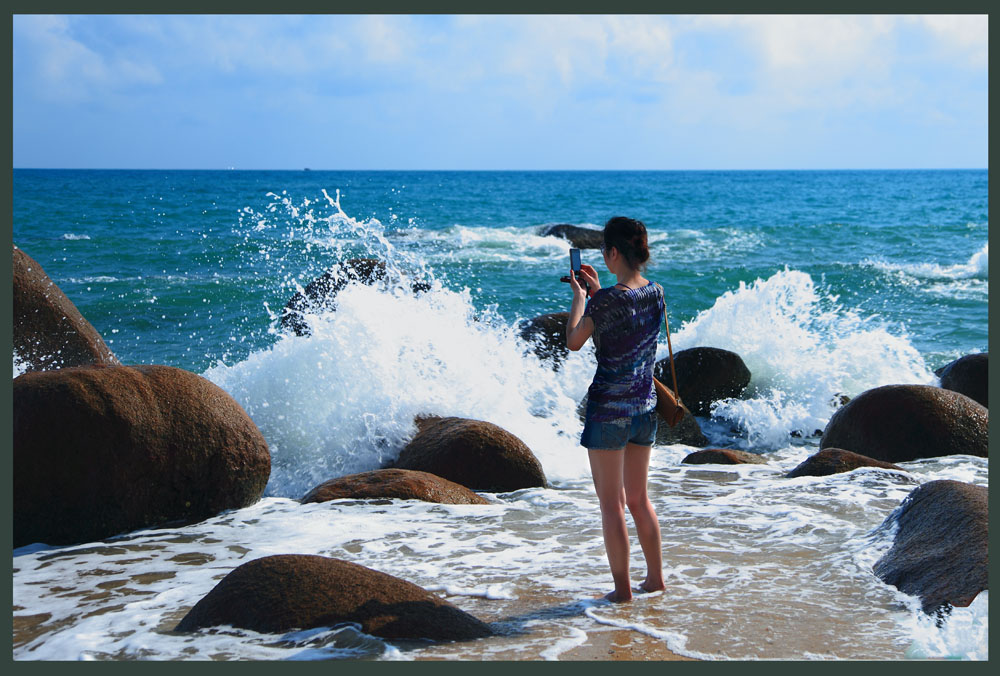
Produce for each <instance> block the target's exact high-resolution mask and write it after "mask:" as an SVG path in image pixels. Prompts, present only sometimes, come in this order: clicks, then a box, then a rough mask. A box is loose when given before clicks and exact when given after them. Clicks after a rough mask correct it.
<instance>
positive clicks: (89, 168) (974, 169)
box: [11, 167, 989, 173]
mask: <svg viewBox="0 0 1000 676" xmlns="http://www.w3.org/2000/svg"><path fill="white" fill-rule="evenodd" d="M11 170H12V171H289V172H292V171H294V172H313V171H317V172H331V171H357V172H362V171H372V172H391V171H408V172H483V173H485V172H496V173H500V172H572V171H579V172H584V171H587V172H608V173H611V172H671V171H673V172H682V171H687V172H697V171H704V172H710V171H988V170H989V167H865V168H860V167H790V168H782V169H774V168H769V169H768V168H740V169H732V168H712V169H317V168H313V167H302V168H301V169H262V168H242V167H240V168H237V167H209V168H206V167H201V168H191V167H187V168H184V167H12V169H11Z"/></svg>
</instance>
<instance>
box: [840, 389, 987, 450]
mask: <svg viewBox="0 0 1000 676" xmlns="http://www.w3.org/2000/svg"><path fill="white" fill-rule="evenodd" d="M988 427H989V412H988V411H987V409H986V408H985V407H984V406H982V405H980V404H978V403H976V402H975V401H973V400H972V399H970V398H969V397H967V396H965V395H964V394H959V393H958V392H952V391H951V390H945V389H942V388H940V387H932V386H930V385H884V386H882V387H876V388H875V389H872V390H868V391H867V392H863V393H862V394H860V395H858V396H857V397H855V398H854V399H852V400H851V401H850V402H849V403H848V404H846V405H845V406H844V407H843V408H841V409H840V410H838V411H837V412H836V413H834V414H833V417H831V418H830V422H829V423H828V424H827V426H826V430H825V431H824V432H823V438H822V439H821V440H820V448H841V449H845V450H849V451H853V452H855V453H859V454H861V455H866V456H868V457H869V458H874V459H875V460H883V461H885V462H905V461H907V460H917V459H919V458H934V457H938V456H944V455H957V454H964V455H976V456H980V457H984V458H985V457H987V456H988V453H989V447H988V441H989V437H988Z"/></svg>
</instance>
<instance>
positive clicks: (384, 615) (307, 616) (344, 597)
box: [176, 554, 493, 640]
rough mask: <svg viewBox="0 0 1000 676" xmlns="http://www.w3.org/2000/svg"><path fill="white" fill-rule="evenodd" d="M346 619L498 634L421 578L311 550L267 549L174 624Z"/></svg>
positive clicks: (434, 632)
mask: <svg viewBox="0 0 1000 676" xmlns="http://www.w3.org/2000/svg"><path fill="white" fill-rule="evenodd" d="M347 622H352V623H357V624H360V625H361V631H363V632H365V633H366V634H372V635H373V636H381V637H382V638H389V639H404V638H413V639H418V638H429V639H434V640H469V639H475V638H483V637H486V636H491V635H492V634H493V630H492V629H491V628H490V626H489V625H487V624H486V623H484V622H482V621H480V620H478V619H476V618H475V617H473V616H472V615H469V614H468V613H466V612H465V611H463V610H460V609H459V608H457V607H455V606H453V605H452V604H450V603H448V602H447V601H444V600H442V599H440V598H438V597H437V596H436V595H434V594H432V593H430V592H428V591H426V590H425V589H422V588H421V587H418V586H417V585H415V584H412V583H410V582H407V581H405V580H401V579H399V578H398V577H393V576H392V575H388V574H386V573H380V572H378V571H376V570H372V569H370V568H365V567H364V566H359V565H357V564H355V563H349V562H347V561H341V560H340V559H332V558H327V557H324V556H312V555H305V554H282V555H278V556H267V557H264V558H262V559H256V560H254V561H250V562H248V563H244V564H243V565H241V566H239V567H237V568H235V569H234V570H233V571H232V572H231V573H229V575H227V576H226V577H224V578H223V579H222V580H221V581H220V582H219V584H217V585H216V586H215V587H214V588H213V589H212V591H210V592H209V593H208V594H207V595H206V596H205V597H204V598H203V599H201V600H200V601H198V603H196V604H195V606H194V607H193V608H192V609H191V610H190V612H188V614H187V615H185V616H184V619H182V620H181V621H180V623H179V624H178V625H177V628H176V631H182V632H187V631H194V630H196V629H201V628H203V627H213V626H218V625H228V626H233V627H239V628H243V629H250V630H252V631H258V632H264V633H279V632H286V631H290V630H293V629H312V628H314V627H332V626H335V625H338V624H343V623H347Z"/></svg>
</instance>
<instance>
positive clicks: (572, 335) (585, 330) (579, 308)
mask: <svg viewBox="0 0 1000 676" xmlns="http://www.w3.org/2000/svg"><path fill="white" fill-rule="evenodd" d="M580 270H581V272H582V273H583V277H584V279H586V280H587V284H588V285H589V286H590V294H591V295H593V294H594V292H595V291H597V290H598V289H600V288H601V283H600V281H599V280H598V279H597V272H596V271H595V270H594V268H592V267H591V266H589V265H583V266H581V267H580ZM569 284H570V286H572V287H573V304H572V306H570V309H569V318H568V319H567V320H566V347H568V348H569V349H571V350H573V351H574V352H576V351H577V350H579V349H580V348H581V347H583V346H584V345H585V344H586V343H587V340H589V339H590V337H591V336H592V335H593V334H594V320H593V319H591V318H590V317H584V316H583V310H584V308H585V307H586V304H587V290H586V289H584V288H583V286H581V285H580V283H579V282H578V281H576V276H575V275H574V274H573V271H572V270H571V271H570V275H569Z"/></svg>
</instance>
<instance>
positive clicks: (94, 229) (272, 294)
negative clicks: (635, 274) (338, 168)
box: [13, 170, 989, 660]
mask: <svg viewBox="0 0 1000 676" xmlns="http://www.w3.org/2000/svg"><path fill="white" fill-rule="evenodd" d="M987 179H988V176H987V172H986V171H972V170H970V171H863V172H853V171H830V172H822V171H815V172H320V171H311V172H306V171H303V172H263V171H261V172H242V171H219V172H209V171H204V172H200V171H191V172H184V171H56V170H15V172H14V182H13V198H14V200H13V207H14V209H13V235H14V242H15V243H16V244H17V245H18V246H19V247H21V248H22V249H24V250H25V251H26V252H27V253H28V254H29V255H31V256H32V257H33V258H35V259H36V260H37V261H38V262H39V263H40V264H41V265H42V266H43V267H44V268H45V270H46V272H47V273H48V274H49V276H50V277H52V279H53V280H54V281H55V282H56V283H57V284H59V286H60V287H61V288H62V289H63V291H64V292H65V293H66V294H67V295H68V296H69V297H70V298H71V299H72V300H73V302H74V303H75V304H76V305H77V307H78V308H79V309H80V311H81V312H82V313H83V315H84V316H85V317H87V318H88V319H89V320H90V322H91V323H92V324H93V325H94V326H95V327H96V328H97V330H98V331H99V332H100V333H101V334H102V335H103V336H104V338H105V340H106V341H107V342H108V344H109V346H110V347H111V349H112V350H113V351H114V352H115V353H116V354H117V355H118V356H119V358H120V359H121V360H122V361H123V362H125V363H131V364H137V363H157V364H167V365H171V366H177V367H181V368H185V369H188V370H191V371H193V372H195V373H199V374H201V375H204V376H205V377H206V378H208V379H209V380H211V381H213V382H215V383H216V384H218V385H219V386H221V387H222V388H223V389H225V390H226V391H227V392H229V393H230V394H231V395H232V396H233V397H234V398H235V399H236V400H237V401H238V402H239V403H240V404H241V405H242V406H243V407H244V408H245V409H246V410H247V412H248V413H249V414H250V416H251V417H252V418H253V419H254V421H255V422H256V424H257V425H258V427H259V428H260V429H261V432H262V433H263V434H264V436H265V438H266V439H267V441H268V444H269V447H270V449H271V453H272V475H271V479H270V481H269V483H268V486H267V489H266V493H265V497H264V499H262V500H261V501H260V502H259V503H257V504H256V505H254V506H251V507H248V508H246V509H242V510H235V511H231V512H227V513H224V514H221V515H219V516H217V517H215V518H213V519H209V520H207V521H205V522H202V523H199V524H194V525H191V526H186V527H183V528H168V529H148V530H143V531H137V532H135V533H130V534H123V535H122V536H119V537H117V538H112V539H110V540H107V541H103V542H97V543H85V544H81V545H77V546H69V547H50V546H47V545H45V544H43V543H39V544H37V545H32V546H28V547H24V548H21V549H18V550H15V551H14V564H13V565H14V576H13V582H14V611H13V615H14V646H13V656H14V658H15V659H184V658H204V659H207V658H211V659H404V660H406V659H443V658H456V657H457V658H464V659H493V658H502V659H560V658H567V657H569V658H572V657H573V654H574V653H573V650H574V648H576V647H578V646H580V645H581V644H583V643H586V642H587V641H589V640H590V639H591V638H592V635H594V634H597V633H600V632H610V631H614V632H625V634H626V635H632V636H634V637H635V638H636V640H644V641H650V640H651V641H660V642H663V643H664V644H665V645H666V646H667V647H668V648H669V649H671V650H673V651H675V652H678V653H681V654H685V655H690V656H694V657H706V658H711V659H800V658H822V659H908V658H936V657H944V658H960V659H986V658H988V646H987V637H988V609H987V604H988V594H986V593H983V594H981V595H980V597H979V598H977V600H976V601H975V602H974V603H973V604H972V606H970V607H969V608H959V609H955V610H954V611H953V613H952V614H951V616H950V617H949V618H948V619H947V620H946V621H945V622H944V623H942V624H941V625H940V626H939V625H938V624H935V623H934V622H933V621H931V620H928V618H926V617H925V616H923V614H922V613H920V612H919V610H918V605H917V603H916V601H915V599H913V598H910V597H908V596H906V595H903V594H901V593H899V592H898V591H897V590H895V589H894V588H892V587H889V586H887V585H884V584H883V583H881V582H880V581H879V580H878V579H877V578H875V577H874V575H873V574H872V572H871V566H872V564H873V563H874V562H875V561H876V560H877V559H878V557H879V556H880V555H881V553H882V552H884V551H885V550H886V549H887V548H888V547H889V546H890V545H891V536H892V534H891V533H887V532H884V531H882V530H880V529H879V528H878V526H879V525H880V524H881V523H882V522H883V520H884V519H885V517H886V516H888V515H889V514H890V513H891V512H892V510H893V509H895V507H896V506H898V504H899V502H900V501H901V500H902V499H903V498H904V497H905V496H906V495H907V494H908V493H909V492H910V491H911V490H912V489H913V488H914V487H915V486H916V485H919V484H920V483H922V482H924V481H929V480H934V479H941V478H952V479H958V480H961V481H970V482H973V483H977V484H981V485H988V463H987V461H986V459H983V458H975V457H971V456H952V457H947V458H937V459H928V460H921V461H914V462H910V463H904V464H903V467H904V469H905V471H904V472H895V471H893V472H888V471H881V470H856V471H854V472H851V473H848V474H841V475H836V476H832V477H814V478H799V479H785V478H784V474H785V473H787V472H788V471H789V470H790V469H791V468H793V467H794V466H795V465H796V464H798V463H799V462H801V461H802V460H804V459H805V458H806V457H808V456H809V455H810V454H811V453H813V452H815V451H816V450H817V449H818V441H819V439H818V437H817V436H815V434H814V432H815V431H816V430H822V429H823V427H824V426H825V425H826V422H827V421H828V420H829V418H830V416H831V415H832V413H833V408H832V402H833V401H834V400H835V399H836V397H837V395H840V394H846V395H848V396H855V395H857V394H859V393H861V392H863V391H865V390H866V389H870V388H872V387H876V386H879V385H884V384H891V383H928V384H935V383H936V382H937V380H936V378H935V376H934V374H933V371H934V369H935V368H937V367H939V366H941V365H943V364H945V363H947V362H949V361H951V360H952V359H955V358H957V357H959V356H962V355H964V354H968V353H971V352H985V351H986V350H987V342H988V319H987V301H988V262H989V261H988V239H987V233H988V215H987V214H988V200H987V182H988V180H987ZM619 214H622V215H629V216H633V217H637V218H640V219H642V220H643V221H644V222H645V223H646V224H647V227H648V228H649V233H650V244H651V251H652V260H651V263H650V265H649V268H648V270H647V276H648V277H649V278H651V279H654V280H656V281H659V282H661V283H662V284H663V285H664V287H665V289H666V291H667V300H668V311H669V314H670V320H671V322H670V323H671V328H672V330H673V334H672V336H673V346H674V349H675V351H676V350H680V349H684V348H687V347H694V346H714V347H722V348H726V349H730V350H733V351H735V352H737V353H739V354H740V355H741V356H742V357H743V359H744V361H745V362H746V364H747V366H748V368H749V369H750V371H751V373H752V380H751V385H750V388H749V390H748V392H747V393H746V394H745V395H744V397H743V398H742V399H739V400H728V401H723V402H720V403H718V404H717V405H716V406H715V408H714V410H713V415H712V417H711V418H705V419H703V420H702V427H703V429H704V430H705V432H706V434H707V435H708V437H709V439H710V441H711V443H712V444H713V445H719V446H723V445H724V446H729V447H735V448H743V449H746V450H750V451H753V452H757V453H762V454H764V455H765V457H766V458H767V460H768V464H766V465H752V466H736V467H730V466H703V465H702V466H691V465H683V464H681V463H680V461H681V459H682V458H683V457H684V456H685V455H686V454H687V453H689V452H690V451H691V450H693V449H692V448H690V447H685V446H683V445H674V446H665V447H658V448H656V449H654V454H653V456H654V457H653V461H652V466H651V469H650V493H651V497H652V499H653V502H654V504H655V506H656V508H657V511H658V513H659V515H660V519H661V524H662V526H663V549H664V562H665V573H666V575H667V590H666V592H664V593H663V594H655V595H650V596H647V597H643V598H642V599H640V600H637V601H636V602H635V603H633V604H629V605H626V606H611V605H608V604H606V603H603V602H600V601H598V600H597V597H599V596H600V595H601V594H603V593H605V592H606V591H608V590H609V589H610V586H609V582H610V575H609V573H608V570H607V563H606V559H605V555H604V550H603V544H602V540H601V532H600V519H599V512H598V507H597V501H596V497H595V496H594V495H593V488H592V485H591V482H590V476H589V468H588V465H587V460H586V452H585V451H584V450H583V449H581V448H580V447H579V446H578V445H577V440H578V438H579V433H580V430H581V427H582V425H581V423H580V421H579V419H578V417H577V413H576V409H577V405H578V403H579V401H580V399H581V398H582V397H583V395H584V394H585V392H586V389H587V386H588V385H589V383H590V378H591V377H592V375H593V370H594V366H595V364H594V360H593V356H592V355H591V354H590V353H589V352H588V351H587V350H583V351H581V352H579V353H573V354H571V355H570V357H569V358H568V359H567V360H566V362H565V364H564V365H563V367H562V368H561V369H560V370H558V371H555V370H554V369H553V367H552V364H551V363H548V362H546V361H544V360H540V359H538V358H537V357H536V356H534V354H533V353H531V352H530V351H529V350H528V349H527V346H526V345H525V344H524V343H523V342H522V341H521V339H520V338H519V337H518V331H517V322H518V321H519V320H521V319H524V318H529V317H533V316H537V315H539V314H543V313H547V312H556V311H562V310H566V309H568V306H569V295H570V294H569V288H568V285H566V284H561V283H560V282H559V277H560V276H561V275H563V274H565V268H566V265H567V263H568V256H567V250H568V248H569V246H570V245H569V243H567V242H566V241H564V240H561V239H558V238H553V237H542V236H541V235H540V229H541V227H542V226H543V225H544V224H547V223H562V222H565V223H574V224H578V225H584V226H590V227H595V228H597V227H600V225H601V224H603V223H604V221H606V220H607V219H608V218H609V217H611V216H614V215H619ZM362 255H363V256H373V257H377V258H379V259H380V260H383V261H384V262H385V263H386V264H387V265H388V266H389V267H390V268H391V269H392V270H394V271H396V272H398V273H400V275H402V276H404V277H406V278H408V279H420V280H423V281H426V282H428V283H430V284H431V290H430V291H429V292H427V293H424V294H421V295H418V296H414V295H413V294H411V293H408V292H406V291H404V290H403V289H402V288H377V287H367V286H361V285H351V286H349V287H347V288H346V289H345V290H343V291H342V292H341V293H340V294H339V295H338V305H337V310H336V312H328V313H323V314H319V315H314V316H310V317H308V321H309V324H310V326H311V329H312V334H311V335H310V336H308V337H298V336H294V335H289V334H287V333H285V332H283V331H282V330H281V328H280V325H279V323H278V317H279V316H280V312H281V309H282V307H284V305H285V303H286V302H287V301H288V299H289V298H290V297H291V296H292V295H293V294H294V293H295V292H296V291H297V290H299V289H301V288H302V287H303V286H305V285H306V284H307V283H308V282H309V281H311V280H312V279H314V278H315V277H316V276H318V275H319V274H321V273H322V272H323V271H325V270H326V269H328V268H330V267H331V266H334V265H336V264H338V263H340V262H343V261H344V260H346V259H348V258H351V257H355V256H362ZM583 257H584V261H585V262H588V263H591V264H593V265H594V266H595V267H597V268H598V270H603V265H602V263H601V256H600V253H599V252H597V251H584V252H583ZM601 278H602V282H603V283H605V284H607V283H611V282H612V281H613V278H612V277H611V276H610V275H609V274H608V273H607V272H606V271H604V272H603V274H602V275H601ZM661 339H662V340H663V344H662V345H661V352H662V354H661V356H666V341H665V337H663V336H661ZM22 369H23V367H22V366H21V365H20V363H19V360H18V357H17V355H16V354H15V355H13V374H14V376H15V377H16V376H17V375H18V374H19V373H20V372H21V370H22ZM423 413H431V414H438V415H456V416H464V417H470V418H477V419H482V420H488V421H490V422H494V423H496V424H498V425H500V426H502V427H504V428H505V429H508V430H510V431H511V432H513V433H514V434H516V435H517V436H518V437H520V438H521V439H523V440H524V441H525V443H527V444H528V446H529V447H531V448H532V450H533V451H534V452H535V454H536V455H537V456H538V457H539V459H540V461H541V462H542V466H543V468H544V470H545V473H546V475H547V477H548V478H549V480H550V482H551V486H550V487H548V488H544V489H530V490H523V491H516V492H513V493H508V494H500V495H495V496H493V497H492V502H491V504H490V505H486V506H448V505H431V504H424V503H414V502H406V501H392V502H391V503H389V504H372V503H358V502H352V501H333V502H329V503H324V504H320V505H300V504H299V503H298V499H299V498H301V497H302V496H303V495H304V494H305V493H306V492H307V491H308V490H309V489H311V488H312V487H314V486H315V485H317V484H319V483H321V482H323V481H325V480H327V479H330V478H332V477H335V476H340V475H343V474H348V473H352V472H358V471H364V470H369V469H374V468H377V467H380V466H382V465H384V464H385V463H386V462H387V461H389V460H391V459H393V458H394V457H395V455H396V454H397V453H398V451H399V449H400V448H401V447H402V445H403V444H405V442H406V441H407V439H409V438H410V437H411V436H412V435H413V434H414V433H415V426H414V425H413V418H414V416H416V415H419V414H423ZM633 549H634V551H633V561H634V564H633V565H634V568H635V570H634V575H635V577H636V579H637V580H638V579H641V575H642V574H643V567H642V559H641V553H640V552H639V551H638V545H637V542H635V541H634V540H633ZM279 553H313V554H322V555H326V556H334V557H338V558H343V559H347V560H350V561H354V562H357V563H361V564H363V565H366V566H369V567H371V568H375V569H377V570H381V571H384V572H387V573H390V574H393V575H397V576H399V577H403V578H404V579H407V580H410V581H412V582H414V583H416V584H419V585H421V586H424V587H426V588H428V589H432V590H435V591H437V592H438V593H439V594H441V595H442V596H444V597H445V598H447V599H448V600H450V601H452V602H453V603H455V604H456V605H458V606H459V607H462V608H463V609H465V610H468V611H469V612H472V613H473V614H475V615H476V616H478V617H480V618H482V619H484V620H486V621H488V622H492V623H494V626H495V627H496V628H497V629H498V630H499V631H500V632H501V635H500V636H498V637H497V638H493V639H488V640H482V641H474V642H468V643H451V644H448V643H439V644H433V643H421V642H389V641H383V640H381V639H376V638H373V637H369V636H365V635H363V634H361V633H360V632H358V631H357V629H356V628H355V627H337V628H330V629H327V630H315V631H305V632H297V633H291V634H287V635H282V636H273V635H258V634H254V633H252V632H244V631H239V630H232V629H220V630H213V631H208V632H201V633H198V634H194V635H178V634H173V633H172V632H171V629H172V628H173V626H174V625H175V624H176V623H177V622H178V621H179V620H180V618H181V617H183V615H184V614H185V613H186V611H187V610H188V609H189V608H190V607H191V606H192V605H193V604H194V603H195V602H197V601H198V600H199V599H200V598H201V597H202V596H203V595H204V594H206V593H207V592H208V591H209V590H210V589H211V588H212V587H213V586H214V584H215V583H216V582H217V581H218V580H219V579H220V578H221V577H222V576H224V575H225V574H226V573H228V572H229V571H230V570H232V568H234V567H235V566H237V565H239V564H240V563H243V562H245V561H248V560H251V559H254V558H258V557H260V556H266V555H270V554H279Z"/></svg>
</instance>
